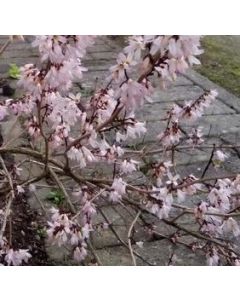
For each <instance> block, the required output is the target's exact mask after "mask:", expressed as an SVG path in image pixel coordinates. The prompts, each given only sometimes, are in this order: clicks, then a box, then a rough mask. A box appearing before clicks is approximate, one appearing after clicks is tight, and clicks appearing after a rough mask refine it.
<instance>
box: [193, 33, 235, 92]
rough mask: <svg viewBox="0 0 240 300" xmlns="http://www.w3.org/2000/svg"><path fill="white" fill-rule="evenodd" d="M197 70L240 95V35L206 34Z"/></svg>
mask: <svg viewBox="0 0 240 300" xmlns="http://www.w3.org/2000/svg"><path fill="white" fill-rule="evenodd" d="M202 47H203V49H204V51H205V53H204V54H202V55H201V56H200V60H201V62H202V65H201V66H198V67H196V68H195V69H196V71H198V72H199V73H201V74H202V75H204V76H206V77H208V78H209V79H210V80H212V81H213V82H215V83H217V84H218V85H220V86H222V87H224V88H225V89H226V90H228V91H230V92H232V93H233V94H235V95H236V96H239V97H240V37H239V36H205V37H204V38H203V39H202Z"/></svg>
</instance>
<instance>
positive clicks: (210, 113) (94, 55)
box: [0, 36, 240, 265]
mask: <svg viewBox="0 0 240 300" xmlns="http://www.w3.org/2000/svg"><path fill="white" fill-rule="evenodd" d="M6 40H7V37H5V36H0V46H1V45H2V44H3V43H4V42H5V41H6ZM31 40H32V37H27V40H26V41H25V42H17V43H13V44H11V45H10V46H9V48H8V49H7V51H6V52H5V53H4V55H3V56H2V57H0V76H1V77H4V76H5V75H6V72H7V71H8V68H9V64H10V63H16V64H17V65H18V66H22V65H24V64H25V63H29V62H33V63H34V62H37V61H38V57H37V54H36V53H37V51H36V49H32V48H31ZM120 49H121V48H120V46H119V44H118V43H117V42H116V40H114V39H112V38H110V37H99V38H98V39H97V41H96V43H95V45H94V46H93V47H91V48H90V49H89V52H88V55H87V57H86V60H85V62H84V63H85V65H86V66H87V67H88V69H89V72H87V73H86V74H85V75H84V77H83V81H82V83H81V85H82V87H83V88H84V89H83V90H81V89H79V86H78V85H76V86H74V91H76V92H77V91H80V92H81V93H82V96H83V97H87V96H88V93H91V91H92V89H94V87H95V85H96V82H97V85H99V86H100V85H101V84H102V83H103V82H104V81H105V79H106V77H107V76H108V75H109V73H108V69H109V67H110V66H111V65H112V64H113V63H114V62H115V61H114V59H115V58H116V57H117V54H118V53H119V51H120ZM96 78H97V81H96ZM156 83H157V80H156ZM12 84H15V83H12ZM209 89H217V90H218V92H219V96H218V98H217V101H216V103H215V104H213V106H212V107H210V108H209V109H208V110H207V111H206V112H205V114H204V116H203V117H202V118H201V119H200V120H199V122H198V123H196V125H200V126H202V127H203V132H204V134H205V135H206V136H207V137H208V139H207V141H208V143H209V144H211V143H221V142H223V141H224V142H229V143H239V134H240V123H239V120H240V118H239V117H240V115H239V114H240V105H239V103H240V102H239V101H240V99H239V98H237V97H236V96H234V95H232V94H230V93H229V92H227V91H226V90H225V89H223V88H221V87H219V86H217V85H216V84H214V83H212V82H211V81H210V80H208V79H207V78H205V77H203V76H201V75H199V74H198V73H197V72H195V71H194V70H190V71H188V72H187V73H186V74H185V75H183V76H180V77H178V79H177V80H176V82H175V83H174V84H173V85H172V86H170V87H169V89H167V90H165V91H161V90H160V89H157V90H156V92H155V94H154V96H153V101H154V102H153V104H145V106H144V108H143V109H142V111H139V112H138V116H139V117H140V119H142V120H145V121H146V122H147V128H148V135H147V136H146V137H145V138H141V139H138V140H136V141H129V142H128V146H131V147H133V146H134V147H135V146H137V144H139V143H141V142H143V141H144V143H151V142H153V141H155V140H156V135H157V134H159V133H160V131H161V130H163V129H164V128H165V126H166V124H165V122H163V121H160V120H161V119H162V118H163V117H164V116H165V114H166V111H167V110H168V109H169V108H171V106H172V105H173V103H174V102H177V103H179V104H182V103H183V102H184V101H188V100H193V99H195V98H196V97H198V96H200V95H201V94H202V93H203V91H205V90H209ZM1 99H3V97H2V96H0V101H1ZM13 123H14V121H13V120H6V122H1V127H2V132H3V135H4V138H6V136H7V134H6V132H7V131H9V128H11V125H13ZM192 126H193V125H191V124H190V125H189V124H183V129H185V130H188V129H191V127H192ZM194 126H195V124H194ZM11 133H12V135H13V136H14V135H15V136H16V135H17V134H19V128H16V127H15V128H14V130H12V132H11ZM23 142H24V141H23ZM138 146H139V145H138ZM210 152H211V150H210V149H208V150H206V151H196V152H195V153H194V155H193V153H191V151H182V152H178V153H176V158H177V160H178V161H179V164H178V165H177V169H178V170H180V171H181V172H182V173H183V174H184V175H189V174H191V173H194V175H196V176H200V175H201V173H202V170H203V168H204V166H205V165H206V163H207V161H208V159H209V155H210ZM231 153H232V154H233V155H232V156H231V157H230V158H229V159H228V163H227V167H226V168H223V167H220V168H218V169H216V168H214V167H212V166H211V167H210V168H209V170H208V173H207V175H208V176H212V175H213V176H214V175H216V174H217V175H221V174H229V173H231V172H233V171H234V172H238V171H240V166H239V157H240V154H239V153H237V152H232V151H231ZM21 159H22V158H21V156H18V157H16V160H18V161H20V160H21ZM153 159H161V154H159V155H155V156H154V157H153ZM99 169H100V168H98V170H99ZM30 171H31V173H29V172H30ZM94 171H95V170H94V169H91V166H90V167H89V172H94ZM24 172H25V174H26V176H29V175H30V176H32V175H31V174H32V172H35V170H26V171H24ZM139 173H140V174H138V176H139V183H140V182H143V181H144V179H145V174H143V173H141V172H139ZM41 184H46V182H45V181H42V182H41ZM48 193H49V190H48V189H45V188H44V189H43V188H39V189H38V190H37V196H38V197H39V199H40V200H41V201H45V200H46V196H47V194H48ZM194 201H199V199H198V198H189V199H187V203H188V204H191V203H193V202H194ZM29 203H30V204H31V206H32V208H33V209H36V210H37V211H39V212H40V211H41V207H40V204H39V202H38V201H36V199H35V198H34V197H31V198H29ZM45 203H46V206H47V207H48V206H49V205H50V204H49V203H48V202H45ZM101 210H102V211H103V213H104V215H105V216H107V218H108V219H109V220H110V222H111V224H112V226H113V227H114V229H115V230H116V232H117V233H118V234H119V236H120V237H121V238H122V239H123V240H124V241H125V242H127V232H128V230H129V226H130V223H131V222H132V220H133V219H134V217H135V215H136V211H135V210H134V209H132V208H131V207H127V208H126V207H123V206H121V205H116V206H114V207H112V206H103V207H102V208H101ZM174 213H175V212H174V211H173V212H172V214H173V215H174ZM144 218H145V221H146V222H148V223H150V224H154V226H156V230H157V231H158V232H159V233H161V234H162V235H164V236H167V237H169V236H171V235H172V234H174V233H175V232H176V230H175V229H174V228H172V227H169V226H166V224H164V223H163V222H162V221H160V220H156V218H155V217H153V216H149V215H148V216H147V215H146V216H144ZM103 221H104V217H103V215H101V214H100V213H99V214H98V215H97V217H96V219H95V220H94V222H95V224H98V223H101V222H103ZM180 222H181V224H184V225H185V226H187V227H189V228H192V227H193V225H194V224H193V223H192V221H191V219H190V218H183V219H181V221H180ZM138 241H143V248H140V247H139V246H137V245H136V244H135V243H136V242H138ZM133 242H134V243H133V249H134V250H135V251H137V252H138V253H139V254H141V255H142V256H143V257H144V259H147V260H148V261H149V262H150V263H151V264H152V265H165V264H166V261H168V259H169V257H170V256H171V254H172V253H173V252H174V253H175V254H177V257H178V261H177V262H176V264H177V265H205V264H206V262H205V257H203V256H202V254H201V253H199V255H196V253H193V252H192V251H190V250H189V249H187V248H186V247H185V246H176V245H174V244H173V243H171V242H170V241H169V240H168V238H162V239H158V240H154V239H152V236H151V234H149V232H148V230H147V229H146V228H145V227H144V226H143V222H142V221H141V220H138V222H137V223H136V227H135V232H134V237H133ZM92 243H93V246H94V247H95V248H96V252H97V254H98V256H99V258H100V259H101V261H102V263H103V264H104V265H132V260H131V256H130V253H129V250H128V249H127V248H126V247H123V246H121V245H120V244H119V242H118V241H117V239H116V237H115V236H114V234H113V233H112V232H111V231H110V230H105V231H97V232H95V233H93V235H92ZM47 250H48V254H49V256H50V257H51V259H53V260H55V261H56V264H72V263H73V262H72V261H71V260H70V259H69V257H68V251H67V250H66V249H61V250H60V249H58V250H57V249H56V247H52V246H50V245H47ZM137 264H139V265H146V263H145V262H143V261H142V260H140V259H138V258H137Z"/></svg>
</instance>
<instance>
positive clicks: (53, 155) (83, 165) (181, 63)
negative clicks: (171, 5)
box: [0, 35, 240, 265]
mask: <svg viewBox="0 0 240 300" xmlns="http://www.w3.org/2000/svg"><path fill="white" fill-rule="evenodd" d="M96 38H97V37H93V36H73V35H69V36H37V37H36V39H35V41H34V42H33V47H38V49H39V54H40V61H39V64H38V65H37V66H36V65H32V64H27V65H25V66H24V67H22V68H21V78H20V80H19V82H18V84H19V87H20V88H21V89H22V90H24V93H23V94H22V96H21V97H20V98H18V99H15V100H13V99H8V100H6V101H5V103H4V104H2V105H1V106H0V119H1V120H3V118H4V117H5V116H6V115H9V117H11V116H13V115H14V116H19V117H21V119H22V120H24V128H25V129H26V130H27V132H28V135H29V139H30V143H29V146H28V147H18V148H16V147H14V146H11V143H6V144H3V145H2V147H1V148H0V154H3V153H15V154H22V155H25V156H26V160H25V161H23V163H22V164H23V165H24V164H29V162H31V163H35V164H37V165H38V166H41V167H40V170H41V172H40V173H39V175H38V176H36V177H33V178H30V179H28V180H23V179H22V178H21V175H22V174H21V170H20V168H15V169H14V170H8V169H7V168H6V166H5V164H4V161H3V160H2V167H3V175H4V177H5V180H6V181H7V182H8V184H7V187H6V186H5V187H4V189H5V190H4V192H5V193H6V195H7V198H8V201H7V206H6V208H5V210H2V211H1V215H0V218H1V226H2V229H1V236H0V237H1V238H0V247H1V252H0V255H1V261H2V263H3V264H8V265H20V264H22V263H23V262H24V263H28V260H29V258H30V257H31V255H32V254H31V251H29V250H28V249H15V248H14V247H12V244H11V243H10V242H9V240H10V237H9V236H8V235H6V234H5V231H6V221H7V219H8V217H9V214H10V210H11V204H12V203H13V201H16V195H19V194H21V193H25V191H26V190H29V191H30V192H31V193H34V192H35V189H36V186H37V184H38V181H39V180H42V179H43V178H46V177H51V178H52V181H53V182H54V183H55V185H56V186H57V187H58V188H59V189H61V191H62V193H63V195H64V198H65V200H66V206H65V209H64V210H63V211H61V210H59V209H58V208H56V207H53V208H51V210H50V212H49V217H50V220H49V221H48V223H47V225H46V227H47V235H48V240H49V242H51V243H53V244H57V245H58V246H59V247H68V248H69V249H70V251H71V253H72V257H73V258H74V259H75V260H76V261H77V262H80V263H81V262H83V261H84V260H85V259H86V258H87V256H88V255H93V256H94V258H95V260H96V261H97V263H98V264H101V262H100V260H99V258H98V256H97V255H96V252H95V251H94V248H93V246H92V244H91V238H90V236H91V232H92V231H94V230H105V229H109V230H112V231H113V233H114V235H115V236H116V237H117V238H118V239H119V240H120V242H121V244H123V245H124V247H127V248H128V249H129V253H130V254H131V257H132V260H133V264H136V257H138V258H140V259H142V260H144V258H143V257H141V256H140V255H139V254H138V253H137V252H136V251H134V250H133V248H132V241H131V234H132V231H133V228H134V226H135V224H136V222H137V221H138V219H141V220H144V216H145V215H146V214H152V215H155V216H156V218H158V219H161V220H162V221H163V222H165V223H166V224H167V225H168V226H171V227H173V228H176V230H177V231H176V232H177V233H178V234H176V235H175V236H174V238H173V237H167V236H166V238H168V239H170V240H171V241H172V242H174V243H181V244H184V245H185V246H186V247H188V248H189V247H190V248H191V249H192V250H193V251H195V250H196V249H199V250H201V251H202V252H204V253H205V255H206V259H207V262H208V264H209V265H219V264H230V265H238V264H239V253H238V251H237V250H236V247H235V246H234V244H233V243H230V242H229V240H228V239H226V235H227V236H232V237H233V238H234V237H238V235H239V234H240V229H239V225H238V221H237V216H238V215H239V213H238V208H239V203H238V202H239V200H238V195H239V191H240V176H239V175H238V174H232V176H230V177H228V178H224V177H221V178H217V177H216V178H207V177H206V175H205V174H206V171H207V169H206V170H205V172H204V174H203V176H202V177H201V178H197V177H196V176H195V175H194V174H189V175H188V176H182V175H181V174H180V173H178V172H177V170H176V168H175V165H176V162H175V160H174V153H175V151H177V150H178V149H192V151H193V153H194V151H195V150H196V149H199V148H204V147H209V145H208V146H206V145H205V144H204V137H203V134H202V131H201V128H198V127H194V122H195V121H196V120H197V119H199V118H201V116H202V114H203V113H204V112H205V110H206V109H207V108H208V107H209V106H210V105H211V104H212V103H213V102H214V100H215V99H216V97H217V91H215V90H211V91H206V92H205V93H204V94H203V95H201V96H200V97H199V98H197V99H192V100H191V101H186V102H185V103H184V104H183V105H182V106H179V105H177V104H174V105H173V107H172V109H170V110H169V111H168V112H167V114H166V118H165V121H166V127H165V129H164V130H163V131H162V132H159V134H158V135H157V137H156V141H157V142H156V145H154V146H153V145H151V146H148V145H145V146H144V147H143V148H142V150H136V151H134V150H130V149H127V148H126V146H124V145H126V142H127V141H129V140H132V139H135V138H138V137H141V136H143V135H145V134H147V126H146V124H145V122H141V120H138V119H137V118H136V115H135V113H136V111H137V110H139V109H141V108H142V109H144V106H143V105H144V103H145V102H146V101H147V102H151V101H152V100H151V97H152V95H153V93H154V90H155V87H154V86H155V84H156V82H157V83H158V84H159V85H160V86H161V88H167V87H168V86H169V85H170V84H171V83H172V82H174V80H175V79H176V78H177V75H178V74H181V73H184V72H185V71H186V70H187V69H188V68H189V67H192V65H194V64H199V63H200V62H199V60H198V58H197V57H198V55H200V54H201V53H202V52H203V51H202V50H201V49H200V37H198V36H177V35H172V36H132V37H129V38H128V45H127V46H126V47H125V48H124V49H123V51H122V52H121V53H120V54H119V55H118V57H117V59H116V64H115V65H114V66H112V67H111V68H110V70H109V76H108V78H106V82H105V83H104V85H103V86H102V87H98V88H97V89H96V90H95V91H94V94H93V95H91V96H89V97H87V99H86V97H82V96H81V94H80V93H78V94H73V93H72V87H73V84H74V82H79V81H81V79H82V77H83V76H84V73H85V72H87V69H86V68H85V67H84V65H82V59H83V58H84V56H85V54H86V51H87V49H88V47H90V46H92V45H93V43H94V40H95V39H96ZM189 122H191V123H192V124H193V126H192V127H191V130H190V131H189V132H186V131H183V130H182V124H184V123H189ZM231 147H236V145H226V148H230V149H231ZM223 149H224V145H221V146H220V145H214V146H212V152H211V157H210V159H209V164H211V163H212V162H213V161H215V162H216V161H217V162H218V163H224V160H225V158H226V157H227V155H228V154H226V153H225V150H223ZM169 154H170V155H169ZM152 155H154V156H155V157H156V155H159V160H158V161H156V162H155V163H153V164H152V165H151V166H150V167H149V168H150V172H148V181H147V182H148V183H146V184H144V185H142V186H139V184H138V183H137V182H136V183H134V182H133V180H129V178H130V177H131V178H133V176H132V175H134V173H135V172H138V171H139V168H141V167H143V164H144V162H145V161H146V160H145V159H144V157H149V156H152ZM101 163H104V164H105V165H107V166H108V167H107V171H106V172H105V173H104V174H102V178H101V177H97V176H96V177H94V176H89V175H87V172H86V171H87V170H88V168H90V167H91V168H94V167H95V168H96V169H97V168H98V166H99V164H101ZM207 168H208V167H207ZM110 170H112V171H111V172H110ZM69 182H71V186H72V187H73V189H74V191H73V192H72V191H71V189H70V188H69ZM198 193H200V194H201V195H202V200H201V202H200V203H199V204H198V205H196V206H195V207H187V206H184V200H185V199H187V198H188V197H192V196H193V195H197V194H198ZM131 194H132V195H135V197H131ZM136 195H138V197H136ZM132 199H141V200H138V201H137V200H132ZM102 201H108V202H110V203H112V204H113V205H115V204H116V203H121V204H124V205H125V206H126V205H131V206H132V207H135V208H136V217H135V218H134V220H133V222H132V224H131V226H130V228H129V232H128V237H127V239H126V240H122V239H121V238H120V237H119V236H118V234H117V233H116V231H115V230H114V228H113V226H112V224H110V223H109V222H108V219H107V218H105V221H106V222H104V223H101V224H98V225H96V224H95V225H94V224H93V220H94V217H95V216H96V214H98V213H103V212H102V209H101V206H100V205H99V203H100V202H102ZM172 213H174V214H175V217H174V218H173V217H172ZM186 214H187V215H191V216H193V218H195V222H196V224H197V225H198V231H190V230H189V229H187V228H185V227H183V226H181V225H179V223H178V220H179V218H181V217H182V216H183V215H186ZM13 217H14V216H13ZM105 217H106V216H105ZM131 221H132V220H131ZM131 221H130V222H131ZM155 234H156V233H155ZM181 234H187V235H190V236H193V237H194V238H195V239H197V241H198V242H196V243H192V244H191V245H189V244H185V243H183V242H182V241H181V240H180V239H179V236H181ZM233 240H234V239H233ZM143 247H144V246H143ZM144 261H145V260H144ZM145 263H147V262H146V261H145ZM166 264H167V262H166Z"/></svg>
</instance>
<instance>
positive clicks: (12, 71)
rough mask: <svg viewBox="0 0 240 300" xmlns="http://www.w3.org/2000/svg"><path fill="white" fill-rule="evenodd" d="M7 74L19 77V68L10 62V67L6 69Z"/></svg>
mask: <svg viewBox="0 0 240 300" xmlns="http://www.w3.org/2000/svg"><path fill="white" fill-rule="evenodd" d="M8 76H9V77H10V78H13V79H19V78H20V69H19V67H18V66H17V65H16V64H10V67H9V69H8Z"/></svg>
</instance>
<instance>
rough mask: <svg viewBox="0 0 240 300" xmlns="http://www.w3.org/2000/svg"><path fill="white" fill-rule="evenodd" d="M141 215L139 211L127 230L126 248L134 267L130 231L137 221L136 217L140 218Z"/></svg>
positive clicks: (134, 260) (134, 261)
mask: <svg viewBox="0 0 240 300" xmlns="http://www.w3.org/2000/svg"><path fill="white" fill-rule="evenodd" d="M140 214H141V210H139V211H138V213H137V215H136V217H135V218H134V220H133V221H132V224H131V226H130V227H129V230H128V235H127V237H128V247H129V251H130V254H131V257H132V261H133V265H134V266H136V259H135V256H134V254H133V249H132V243H131V235H132V230H133V227H134V225H135V223H136V222H137V219H138V217H139V216H140Z"/></svg>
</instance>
